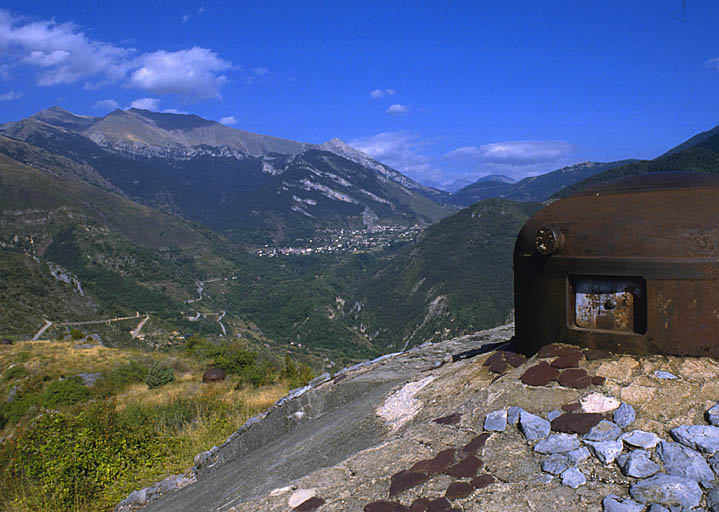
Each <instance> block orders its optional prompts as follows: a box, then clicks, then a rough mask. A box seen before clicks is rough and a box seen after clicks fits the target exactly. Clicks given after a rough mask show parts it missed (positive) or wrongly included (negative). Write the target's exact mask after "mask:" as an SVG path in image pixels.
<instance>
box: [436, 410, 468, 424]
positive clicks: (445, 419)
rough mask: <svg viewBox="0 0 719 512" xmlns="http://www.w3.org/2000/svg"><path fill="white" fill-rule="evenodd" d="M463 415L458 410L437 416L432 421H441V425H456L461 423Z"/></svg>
mask: <svg viewBox="0 0 719 512" xmlns="http://www.w3.org/2000/svg"><path fill="white" fill-rule="evenodd" d="M461 417H462V415H461V414H459V413H458V412H453V413H452V414H449V415H447V416H442V417H441V418H435V419H433V420H432V421H433V422H435V423H439V424H440V425H455V424H457V423H459V420H460V418H461Z"/></svg>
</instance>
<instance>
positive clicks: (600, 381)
mask: <svg viewBox="0 0 719 512" xmlns="http://www.w3.org/2000/svg"><path fill="white" fill-rule="evenodd" d="M606 382H607V378H606V377H602V376H601V375H595V376H594V377H592V385H594V386H604V384H605V383H606Z"/></svg>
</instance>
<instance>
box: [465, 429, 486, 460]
mask: <svg viewBox="0 0 719 512" xmlns="http://www.w3.org/2000/svg"><path fill="white" fill-rule="evenodd" d="M489 436H490V434H489V432H484V433H483V434H480V435H478V436H477V437H475V438H474V439H472V440H471V441H470V442H468V443H467V444H465V445H464V446H463V447H462V448H460V450H459V452H458V455H459V457H460V458H462V459H463V458H465V457H466V456H467V455H474V454H475V453H477V452H481V450H483V449H484V445H485V444H486V443H487V439H489Z"/></svg>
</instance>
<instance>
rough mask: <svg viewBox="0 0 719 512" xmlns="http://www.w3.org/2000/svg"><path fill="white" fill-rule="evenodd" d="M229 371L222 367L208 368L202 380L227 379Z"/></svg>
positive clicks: (218, 380)
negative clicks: (226, 371)
mask: <svg viewBox="0 0 719 512" xmlns="http://www.w3.org/2000/svg"><path fill="white" fill-rule="evenodd" d="M226 376H227V373H225V370H223V369H222V368H214V367H213V368H208V369H207V370H205V373H203V374H202V382H205V383H208V382H220V381H223V380H225V377H226Z"/></svg>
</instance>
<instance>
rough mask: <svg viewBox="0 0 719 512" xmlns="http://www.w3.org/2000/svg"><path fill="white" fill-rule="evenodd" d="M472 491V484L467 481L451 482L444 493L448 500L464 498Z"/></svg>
mask: <svg viewBox="0 0 719 512" xmlns="http://www.w3.org/2000/svg"><path fill="white" fill-rule="evenodd" d="M473 492H474V486H473V485H472V484H470V483H468V482H452V483H451V484H449V487H447V492H445V493H444V495H445V496H446V497H447V499H449V500H456V499H458V498H466V497H467V496H469V495H470V494H472V493H473Z"/></svg>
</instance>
